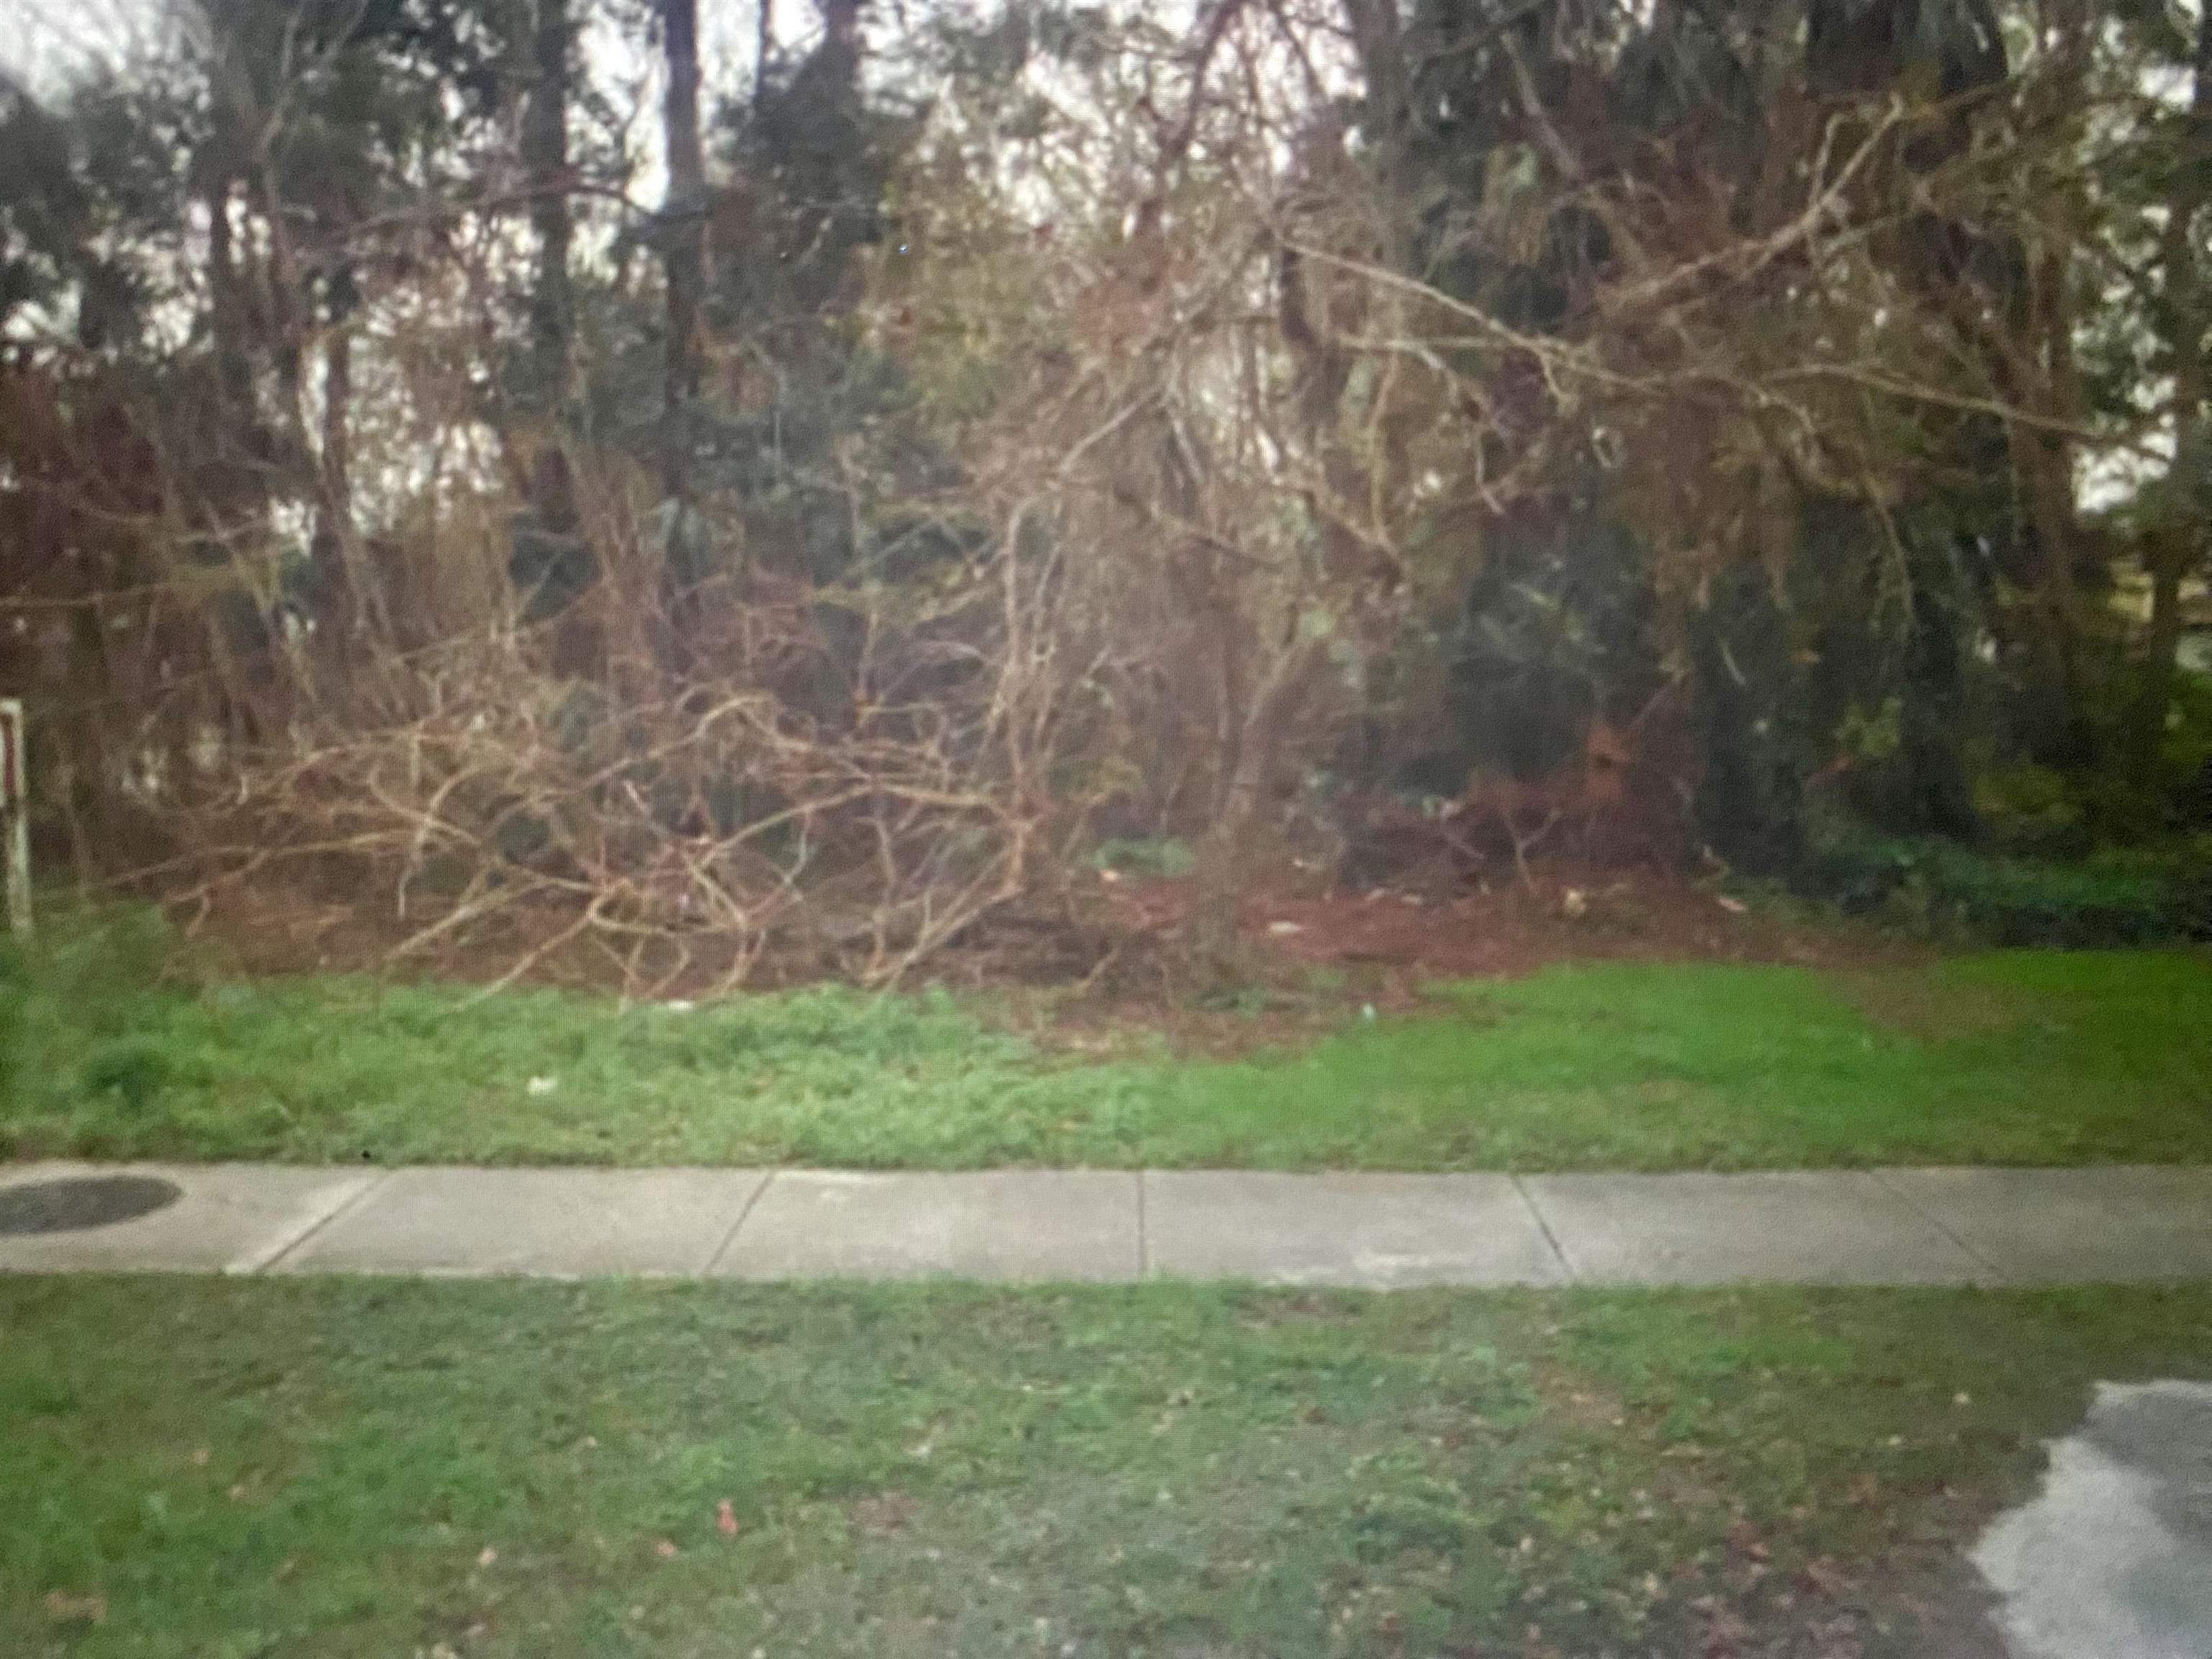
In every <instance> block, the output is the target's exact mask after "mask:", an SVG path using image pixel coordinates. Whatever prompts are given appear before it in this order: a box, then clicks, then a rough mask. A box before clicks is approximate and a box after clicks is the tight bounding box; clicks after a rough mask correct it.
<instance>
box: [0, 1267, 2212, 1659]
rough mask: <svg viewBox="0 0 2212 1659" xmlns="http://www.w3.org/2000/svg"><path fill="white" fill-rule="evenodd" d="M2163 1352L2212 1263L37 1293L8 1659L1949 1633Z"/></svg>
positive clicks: (2, 1430)
mask: <svg viewBox="0 0 2212 1659" xmlns="http://www.w3.org/2000/svg"><path fill="white" fill-rule="evenodd" d="M2167 1375H2178V1376H2206V1375H2212V1286H2199V1287H2195V1288H2186V1289H2182V1288H2177V1289H2166V1290H2148V1289H2145V1290H2127V1291H2113V1290H2100V1291H2093V1292H2092V1291H2071V1292H2033V1293H2031V1292H2005V1293H1995V1292H1973V1291H1911V1292H1899V1291H1825V1292H1821V1291H1812V1292H1808V1291H1752V1292H1734V1293H1718V1292H1700V1293H1695V1294H1676V1295H1666V1296H1659V1295H1650V1294H1644V1295H1636V1294H1625V1293H1607V1294H1598V1293H1591V1292H1562V1293H1543V1294H1539V1293H1533V1292H1531V1293H1516V1294H1510V1295H1480V1294H1466V1293H1462V1294H1450V1293H1443V1292H1437V1293H1427V1292H1423V1293H1418V1294H1403V1295H1397V1296H1391V1297H1358V1296H1352V1295H1326V1296H1317V1295H1307V1294H1293V1293H1285V1292H1261V1291H1235V1290H1219V1289H1200V1288H1182V1287H1169V1286H1148V1287H1143V1288H1139V1289H1125V1290H1089V1291H983V1290H971V1289H952V1288H915V1287H907V1288H902V1289H880V1290H867V1291H863V1290H856V1289H822V1288H817V1289H794V1288H763V1287H751V1288H745V1287H733V1286H712V1285H651V1286H646V1285H631V1286H623V1285H604V1284H603V1285H590V1286H584V1287H576V1286H556V1285H492V1284H472V1285H455V1284H444V1285H435V1284H420V1283H416V1284H396V1283H395V1284H379V1283H375V1282H373V1281H331V1280H325V1281H298V1282H270V1281H247V1282H240V1281H224V1280H219V1279H203V1280H191V1281H177V1282H166V1281H165V1282H155V1281H151V1280H145V1279H135V1280H134V1279H108V1280H93V1279H70V1280H61V1279H52V1280H44V1281H40V1280H28V1281H18V1282H15V1283H12V1284H0V1492H6V1493H7V1494H8V1501H7V1503H6V1504H5V1505H4V1506H0V1651H5V1652H7V1653H9V1654H11V1655H23V1656H35V1655H49V1654H51V1655H57V1656H59V1655H69V1656H73V1659H101V1656H108V1655H122V1654H133V1655H153V1656H167V1655H176V1656H185V1655H190V1656H194V1659H205V1656H231V1659H244V1656H249V1655H252V1656H270V1659H275V1656H289V1655H302V1656H305V1655H313V1656H315V1659H343V1656H353V1655H360V1656H372V1655H373V1656H379V1659H382V1656H389V1655H392V1654H416V1655H436V1656H440V1659H445V1656H449V1655H450V1656H468V1659H492V1656H501V1655H518V1656H519V1655H532V1656H538V1655H570V1654H576V1655H585V1654H589V1655H611V1656H618V1655H638V1656H646V1655H652V1656H672V1655H696V1656H724V1655H727V1656H745V1655H749V1654H755V1653H761V1652H768V1653H775V1654H778V1655H805V1654H866V1655H870V1656H883V1655H890V1656H899V1655H908V1654H916V1655H918V1654H925V1653H927V1654H935V1655H945V1654H963V1655H964V1654H982V1653H1018V1654H1025V1655H1059V1656H1087V1655H1097V1656H1105V1655H1112V1656H1116V1659H1120V1656H1135V1655H1143V1654H1151V1655H1168V1654H1175V1655H1182V1656H1229V1655H1249V1656H1255V1659H1258V1656H1269V1659H1295V1656H1307V1655H1315V1656H1319V1655H1329V1656H1349V1655H1376V1656H1384V1655H1389V1656H1396V1655H1401V1654H1466V1653H1485V1654H1503V1653H1514V1654H1523V1655H1528V1656H1545V1655H1552V1656H1564V1655H1574V1656H1589V1655H1595V1654H1601V1653H1615V1654H1626V1653H1632V1652H1633V1653H1664V1654H1670V1655H1671V1654H1682V1653H1693V1652H1700V1651H1702V1652H1705V1653H1707V1654H1733V1653H1738V1652H1754V1651H1756V1652H1774V1653H1782V1652H1788V1653H1791V1654H1796V1655H1824V1656H1825V1655H1842V1654H1853V1655H1857V1654H1862V1653H1863V1654H1867V1655H1879V1654H1885V1653H1888V1654H1905V1653H1926V1654H1938V1653H1940V1654H1942V1655H1944V1656H1946V1659H1957V1656H1960V1655H1971V1654H1981V1653H1985V1652H1991V1651H1994V1650H1993V1649H1992V1648H1990V1647H1989V1646H1988V1645H1986V1642H1987V1637H1986V1632H1984V1631H1982V1630H1981V1628H1980V1626H1979V1625H1978V1598H1977V1596H1976V1595H1975V1593H1974V1590H1973V1587H1972V1581H1971V1579H1970V1577H1969V1575H1968V1574H1967V1572H1966V1570H1965V1569H1964V1568H1963V1567H1962V1566H1961V1565H1960V1562H1959V1560H1958V1557H1957V1554H1956V1550H1957V1547H1958V1546H1959V1545H1960V1543H1962V1542H1964V1541H1968V1540H1970V1539H1971V1538H1972V1536H1973V1535H1974V1534H1976V1533H1977V1532H1978V1529H1979V1528H1980V1527H1981V1526H1982V1525H1983V1524H1984V1522H1985V1521H1986V1519H1987V1517H1988V1516H1990V1514H1992V1513H1993V1512H1994V1511H1995V1510H1996V1509H1998V1508H2000V1507H2002V1505H2004V1504H2008V1503H2011V1502H2013V1501H2015V1500H2016V1499H2017V1498H2019V1497H2021V1496H2022V1495H2024V1493H2025V1492H2027V1490H2028V1489H2029V1488H2030V1487H2031V1486H2032V1485H2033V1480H2034V1479H2035V1477H2036V1475H2037V1473H2038V1471H2039V1468H2040V1464H2041V1454H2040V1451H2039V1440H2040V1439H2042V1438H2043V1437H2047V1436H2051V1435H2053V1434H2057V1433H2060V1432H2063V1431H2065V1430H2066V1429H2067V1428H2069V1426H2070V1425H2072V1424H2073V1422H2074V1421H2075V1419H2077V1418H2078V1417H2079V1415H2080V1413H2081V1411H2082V1410H2083V1408H2084V1407H2085V1406H2086V1404H2087V1397H2088V1392H2089V1389H2090V1385H2091V1383H2093V1380H2095V1379H2099V1378H2106V1379H2123V1378H2142V1377H2149V1376H2167ZM725 1506H726V1507H725Z"/></svg>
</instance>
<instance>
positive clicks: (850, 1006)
mask: <svg viewBox="0 0 2212 1659" xmlns="http://www.w3.org/2000/svg"><path fill="white" fill-rule="evenodd" d="M103 941H104V942H103ZM165 969H169V970H168V971H165ZM28 976H29V981H30V986H31V989H30V991H29V994H27V996H23V997H21V998H20V999H18V1001H19V1004H20V1006H19V1010H18V1012H19V1018H20V1023H21V1028H22V1030H21V1049H22V1059H21V1085H20V1086H19V1088H18V1090H17V1091H16V1095H15V1100H14V1102H13V1103H12V1104H8V1105H0V1153H13V1154H15V1155H17V1156H24V1155H31V1156H36V1155H41V1154H63V1153H72V1152H76V1153H94V1154H103V1155H113V1156H124V1155H129V1156H142V1157H183V1158H215V1157H235V1158H270V1157H273V1158H287V1159H294V1160H309V1161H312V1160H330V1159H339V1160H351V1159H356V1158H360V1157H362V1156H363V1155H364V1154H366V1155H368V1156H370V1157H373V1158H376V1159H377V1160H379V1161H383V1162H404V1161H410V1160H427V1161H469V1162H486V1163H528V1162H553V1163H620V1164H830V1165H844V1166H862V1167H865V1166H875V1167H884V1166H901V1165H903V1166H911V1167H925V1168H963V1167H967V1168H973V1167H983V1166H990V1165H1000V1164H1063V1165H1068V1164H1091V1165H1110V1166H1127V1165H1130V1164H1153V1165H1182V1166H1206V1165H1225V1164H1250V1165H1256V1166H1261V1167H1267V1168H1286V1169H1296V1168H1317V1167H1330V1166H1346V1167H1357V1168H1370V1169H1393V1168H1395V1169H1410V1170H1421V1169H1450V1168H1481V1167H1490V1168H1507V1169H1522V1170H1540V1169H1571V1168H1600V1167H1607V1166H1613V1167H1622V1168H1633V1169H1665V1168H1681V1167H1700V1166H1711V1167H1721V1168H1742V1167H1759V1166H1790V1165H1804V1164H1874V1163H1885V1162H1890V1163H1895V1162H1915V1161H1917V1162H1974V1161H1987V1162H1999V1163H2069V1162H2082V1161H2097V1160H2106V1159H2139V1160H2147V1161H2169V1160H2171V1161H2186V1160H2191V1159H2203V1158H2208V1157H2212V1065H2207V1064H2205V1063H2204V1060H2205V1054H2206V1047H2205V1041H2204V1037H2203V1033H2204V1031H2205V1030H2207V1029H2208V1028H2212V963H2208V962H2207V960H2206V959H2205V958H2204V957H2203V956H2202V955H2198V954H2191V953H2188V952H2179V951H2177V952H2109V953H2092V954H2079V955H2073V954H2067V955H2061V954H2056V953H2034V952H2013V953H1997V954H1991V955H1984V956H1978V957H1960V958H1954V959H1952V960H1948V961H1942V962H1934V963H1906V964H1897V965H1893V966H1891V967H1887V968H1882V969H1847V970H1844V971H1842V972H1841V973H1832V972H1824V971H1821V970H1816V969H1793V968H1779V967H1759V966H1741V965H1730V964H1721V963H1694V964H1686V963H1593V964H1587V965H1582V966H1576V967H1571V968H1565V967H1563V968H1554V969H1547V970H1546V971H1544V972H1542V973H1539V974H1537V975H1533V976H1531V977H1528V978H1527V979H1522V980H1510V981H1468V982H1463V983H1460V984H1457V985H1452V986H1446V987H1439V988H1438V989H1437V991H1436V992H1435V993H1434V994H1433V995H1432V997H1431V1000H1430V1002H1429V1006H1427V1008H1426V1009H1425V1010H1424V1011H1423V1012H1419V1013H1417V1014H1413V1015H1411V1016H1402V1017H1398V1018H1382V1019H1378V1020H1373V1021H1369V1020H1365V1019H1362V1018H1359V1017H1358V1012H1359V1011H1358V1008H1357V1006H1355V1005H1354V1004H1353V1003H1352V1002H1351V1001H1350V1000H1347V1001H1346V1005H1345V1006H1344V1009H1343V1023H1342V1024H1341V1026H1340V1029H1339V1030H1337V1031H1336V1033H1335V1034H1334V1035H1329V1036H1323V1037H1322V1038H1321V1039H1320V1040H1319V1041H1317V1042H1302V1043H1301V1044H1299V1045H1297V1046H1286V1047H1285V1048H1279V1049H1275V1050H1270V1051H1266V1052H1261V1053H1258V1054H1249V1055H1246V1056H1244V1057H1243V1058H1241V1059H1227V1060H1207V1059H1197V1058H1188V1059H1182V1060H1177V1059H1176V1058H1173V1057H1171V1056H1170V1055H1169V1054H1166V1053H1164V1051H1162V1050H1160V1049H1158V1048H1153V1049H1151V1050H1149V1051H1148V1050H1146V1048H1143V1047H1142V1046H1141V1045H1138V1046H1134V1047H1132V1046H1130V1045H1121V1046H1120V1047H1119V1048H1117V1049H1116V1051H1115V1053H1114V1054H1110V1055H1109V1056H1106V1057H1103V1059H1101V1060H1097V1062H1096V1063H1081V1062H1080V1060H1079V1058H1078V1057H1077V1056H1074V1055H1072V1054H1066V1053H1060V1054H1054V1053H1053V1052H1051V1051H1050V1050H1048V1048H1043V1047H1042V1046H1040V1045H1039V1044H1038V1043H1036V1042H1034V1041H1032V1040H1030V1039H1029V1038H1026V1037H1024V1036H1020V1035H1018V1034H1015V1033H1012V1032H1010V1031H1006V1030H995V1029H993V1028H991V1027H990V1026H988V1025H987V1024H984V1023H983V1022H981V1021H980V1020H979V1019H978V1018H975V1012H973V1010H972V1009H971V1008H970V1007H969V1006H965V1005H963V1003H961V1002H960V1001H959V1000H956V999H955V998H954V997H952V996H951V995H950V994H947V993H945V992H943V991H931V992H926V993H923V994H918V995H911V996H893V995H883V996H872V995H866V994H860V993H858V992H854V991H850V990H846V989H842V988H839V987H816V988H812V989H807V990H800V991H793V992H783V993H776V994H763V995H758V996H749V997H738V998H732V999H729V1000H723V1001H719V1002H714V1003H709V1004H704V1005H702V1006H698V1007H696V1008H690V1007H679V1006H659V1005H652V1004H644V1005H635V1006H623V1005H621V1004H619V1003H617V1002H616V1001H614V1000H611V999H605V998H596V997H591V996H586V995H583V994H576V993H572V992H563V991H555V990H548V989H518V990H511V991H507V992H502V993H501V994H497V995H495V996H484V995H482V994H479V993H476V992H473V991H471V990H469V989H466V988H464V987H451V986H442V985H403V984H390V983H383V982H380V981H373V980H368V979H360V978H344V977H325V978H316V979H291V980H261V981H230V980H223V979H220V978H210V977H208V976H206V975H204V973H201V974H193V973H188V972H179V971H174V970H173V969H172V968H170V966H169V963H168V959H167V957H165V956H164V955H163V947H162V945H161V940H160V939H159V937H158V935H157V934H155V933H152V932H150V931H149V930H148V929H146V928H145V927H143V925H142V924H139V923H135V922H134V923H131V924H130V925H126V926H124V927H120V928H118V929H116V930H113V931H111V932H109V933H94V934H88V935H86V936H84V937H82V938H69V939H64V942H63V943H62V944H60V945H57V946H53V947H50V948H48V949H47V952H46V954H45V955H44V956H41V957H34V958H33V961H32V963H30V965H29V969H28Z"/></svg>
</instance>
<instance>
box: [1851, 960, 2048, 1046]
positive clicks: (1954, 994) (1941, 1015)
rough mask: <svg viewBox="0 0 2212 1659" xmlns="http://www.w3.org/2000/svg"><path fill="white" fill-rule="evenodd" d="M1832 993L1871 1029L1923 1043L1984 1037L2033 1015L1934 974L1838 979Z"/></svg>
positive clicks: (2027, 1004)
mask: <svg viewBox="0 0 2212 1659" xmlns="http://www.w3.org/2000/svg"><path fill="white" fill-rule="evenodd" d="M1835 982H1836V988H1837V989H1838V991H1839V992H1840V993H1841V994H1843V996H1844V999H1845V1000H1848V1001H1849V1002H1850V1004H1851V1006H1853V1007H1855V1008H1857V1010H1858V1011H1859V1012H1861V1013H1863V1014H1864V1015H1865V1016H1866V1017H1867V1018H1868V1019H1869V1020H1871V1021H1872V1022H1873V1023H1874V1024H1876V1025H1879V1026H1881V1027H1883V1028H1884V1029H1885V1030H1892V1031H1895V1032H1898V1033H1899V1034H1900V1035H1902V1036H1910V1037H1917V1038H1919V1039H1921V1040H1922V1041H1923V1042H1950V1041H1955V1040H1957V1039H1959V1038H1961V1037H1975V1036H1990V1035H1992V1034H1994V1033H1996V1032H1998V1031H2003V1030H2010V1029H2011V1028H2012V1027H2014V1026H2015V1025H2018V1024H2020V1023H2021V1021H2023V1020H2025V1019H2027V1018H2031V1017H2032V1016H2033V1013H2034V1005H2033V1003H2032V1002H2031V1001H2029V1000H2027V998H2025V997H2021V996H2018V995H2014V994H2008V993H2006V992H2005V991H2004V990H2002V989H2001V988H2000V987H1996V986H1990V985H1970V984H1961V983H1959V982H1958V981H1952V980H1946V979H1945V978H1943V977H1942V975H1937V974H1932V973H1931V974H1915V975H1911V976H1910V977H1905V976H1903V975H1895V974H1875V973H1869V972H1863V971H1859V970H1850V971H1846V972H1844V973H1842V974H1839V975H1837V978H1836V981H1835Z"/></svg>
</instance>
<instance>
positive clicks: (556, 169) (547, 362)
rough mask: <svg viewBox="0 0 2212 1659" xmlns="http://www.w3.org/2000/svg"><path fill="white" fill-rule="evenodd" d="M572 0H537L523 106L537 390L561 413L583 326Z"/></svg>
mask: <svg viewBox="0 0 2212 1659" xmlns="http://www.w3.org/2000/svg"><path fill="white" fill-rule="evenodd" d="M569 33H570V27H569V21H568V0H538V15H537V27H536V28H535V30H534V31H533V32H532V36H531V47H530V95H529V99H528V101H527V102H526V105H525V106H524V110H523V122H522V161H523V167H524V168H525V170H526V173H527V174H528V176H529V180H530V225H531V228H532V231H534V232H535V233H536V234H537V237H538V274H537V282H536V283H535V285H534V286H533V287H532V289H531V295H530V346H531V392H532V405H533V410H534V411H535V412H538V413H541V414H546V415H552V416H557V415H558V412H559V411H560V410H562V408H563V407H564V406H565V405H566V404H567V402H568V374H569V363H570V358H571V353H572V351H573V344H572V342H573V340H574V336H575V331H576V303H575V295H574V289H573V288H572V286H571V285H570V283H569V280H568V250H569V246H570V244H571V243H572V242H573V241H574V216H573V215H572V213H571V211H570V209H569V205H568V184H569V180H568V40H569Z"/></svg>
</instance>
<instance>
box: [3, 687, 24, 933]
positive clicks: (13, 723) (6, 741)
mask: <svg viewBox="0 0 2212 1659" xmlns="http://www.w3.org/2000/svg"><path fill="white" fill-rule="evenodd" d="M30 794H31V791H30V785H29V782H28V781H27V772H26V769H25V767H24V764H23V704H22V702H21V699H19V698H15V697H0V841H4V842H5V843H6V847H5V854H6V857H7V860H8V926H9V928H10V929H11V930H12V931H13V932H14V933H15V935H16V937H17V938H19V939H21V938H27V937H28V936H29V934H30V932H31V801H30Z"/></svg>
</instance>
